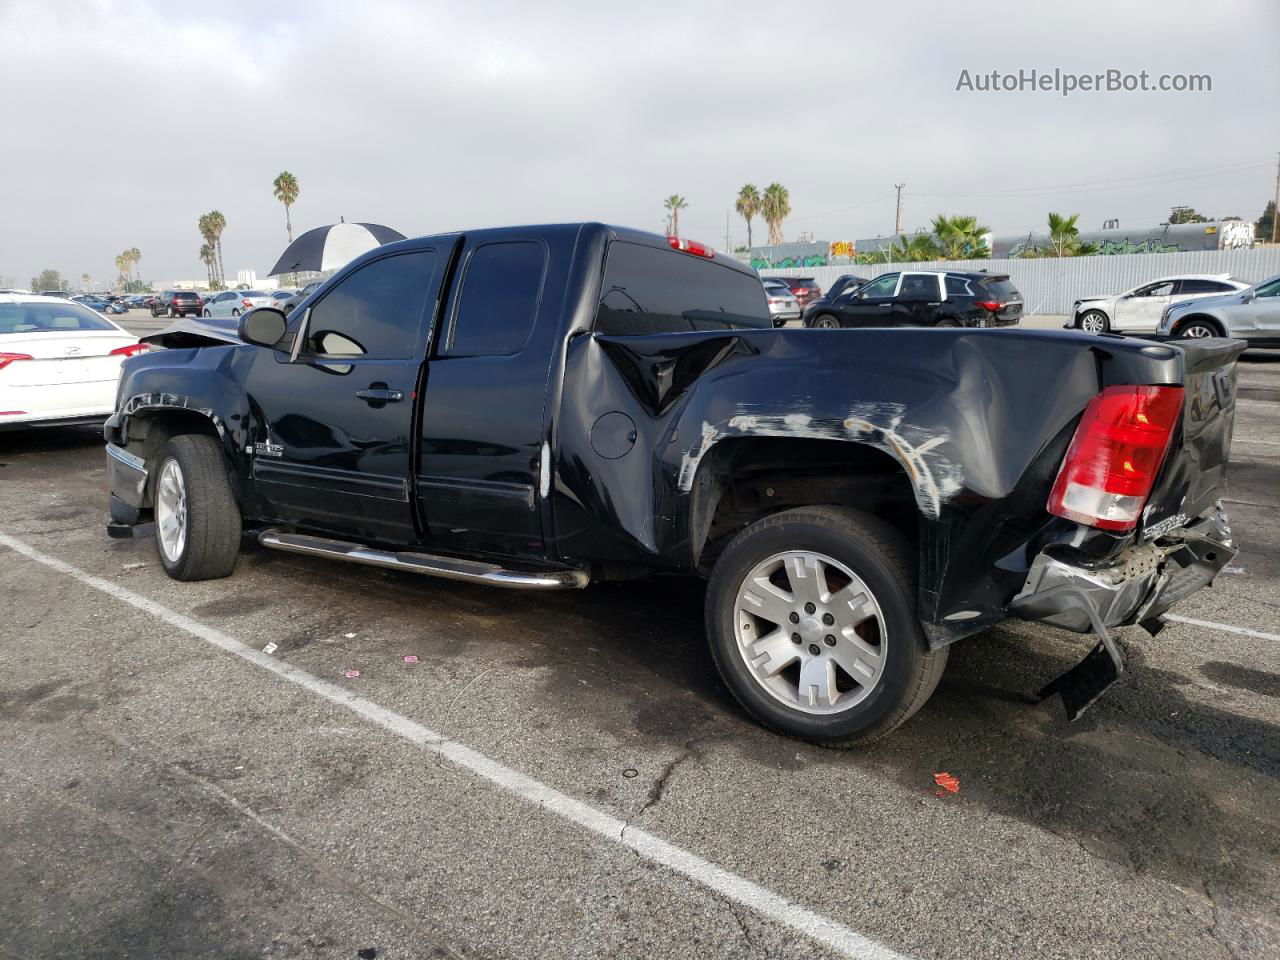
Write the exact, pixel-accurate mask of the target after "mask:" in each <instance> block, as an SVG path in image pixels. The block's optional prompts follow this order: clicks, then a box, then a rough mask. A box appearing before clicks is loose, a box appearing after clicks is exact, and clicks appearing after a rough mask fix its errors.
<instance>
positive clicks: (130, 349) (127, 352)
mask: <svg viewBox="0 0 1280 960" xmlns="http://www.w3.org/2000/svg"><path fill="white" fill-rule="evenodd" d="M150 349H151V347H150V346H149V345H148V344H145V343H131V344H129V345H128V346H127V347H116V348H115V349H114V350H112V351H111V353H110V354H109V356H112V357H136V356H137V355H138V354H140V353H145V352H146V351H148V350H150Z"/></svg>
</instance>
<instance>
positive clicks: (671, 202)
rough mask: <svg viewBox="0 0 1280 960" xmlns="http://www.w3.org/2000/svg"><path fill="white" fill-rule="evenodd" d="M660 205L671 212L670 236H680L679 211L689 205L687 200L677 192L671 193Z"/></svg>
mask: <svg viewBox="0 0 1280 960" xmlns="http://www.w3.org/2000/svg"><path fill="white" fill-rule="evenodd" d="M662 206H663V207H664V208H666V209H667V210H668V211H669V212H670V214H671V236H673V237H676V238H677V239H679V237H680V211H681V210H683V209H685V208H686V207H687V206H689V203H688V201H686V200H685V198H684V197H682V196H680V194H678V193H673V194H672V195H671V196H669V197H667V199H666V200H665V201H663V204H662Z"/></svg>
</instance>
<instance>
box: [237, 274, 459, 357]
mask: <svg viewBox="0 0 1280 960" xmlns="http://www.w3.org/2000/svg"><path fill="white" fill-rule="evenodd" d="M435 267H436V253H435V251H434V250H421V251H418V252H416V253H402V254H399V255H397V256H393V257H384V258H383V259H381V260H374V261H373V262H372V263H368V264H365V265H364V266H363V267H361V268H360V269H359V270H357V271H356V272H355V273H353V274H351V275H350V276H348V277H346V278H344V279H343V280H342V281H341V282H340V283H339V284H338V285H337V286H336V287H334V288H333V289H332V290H330V291H329V292H328V293H327V294H325V297H324V299H323V300H321V301H320V302H319V303H317V304H316V305H315V306H314V307H312V308H311V316H310V318H309V319H308V321H307V341H306V352H307V353H308V354H313V355H319V356H325V355H327V350H328V348H330V347H333V346H335V345H340V346H341V349H340V350H339V352H338V353H337V354H336V355H338V356H344V357H345V356H360V355H366V356H370V357H382V358H392V359H395V358H407V357H412V356H415V355H416V354H417V353H418V352H419V351H420V349H421V347H420V346H419V344H420V338H421V335H422V326H423V324H422V320H423V315H424V311H425V309H426V306H427V294H428V292H429V291H430V289H431V278H432V274H434V272H435ZM233 296H234V294H233Z"/></svg>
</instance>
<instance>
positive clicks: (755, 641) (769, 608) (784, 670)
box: [734, 550, 888, 715]
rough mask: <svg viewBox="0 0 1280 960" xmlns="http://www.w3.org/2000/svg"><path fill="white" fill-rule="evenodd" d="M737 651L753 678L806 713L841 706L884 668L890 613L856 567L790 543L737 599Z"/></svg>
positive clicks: (853, 701)
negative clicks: (886, 616)
mask: <svg viewBox="0 0 1280 960" xmlns="http://www.w3.org/2000/svg"><path fill="white" fill-rule="evenodd" d="M734 610H735V613H736V616H735V619H734V635H735V636H736V638H737V650H738V655H739V656H740V657H742V662H743V663H744V664H745V666H746V668H747V671H748V672H749V673H750V675H751V677H752V679H754V680H755V682H756V683H757V684H759V686H760V687H761V689H763V690H764V691H766V692H767V693H768V694H769V695H770V696H772V697H774V698H775V699H776V700H779V701H781V702H782V703H783V704H785V705H786V706H788V707H792V708H793V709H796V710H800V711H801V712H803V713H808V714H814V715H829V714H836V713H841V712H843V711H845V710H848V709H850V708H851V707H853V706H855V705H857V704H858V703H861V702H862V701H863V700H864V699H866V697H867V696H868V695H869V694H870V693H871V691H872V690H874V689H875V687H876V684H877V683H878V682H879V680H880V677H881V675H882V674H883V673H884V666H885V660H886V658H887V656H888V644H887V641H888V637H887V635H886V631H885V619H884V614H883V613H881V611H880V605H879V604H878V603H877V602H876V599H875V597H874V596H873V595H872V593H871V590H870V588H868V587H867V585H866V583H864V582H863V581H862V580H861V579H860V578H859V577H858V576H857V575H856V574H855V573H854V572H853V571H852V570H850V569H849V568H848V567H846V566H845V565H844V564H842V563H840V562H839V561H838V560H834V559H832V558H831V557H828V556H826V555H824V554H821V553H813V552H810V551H806V550H789V551H787V552H785V553H778V554H774V555H773V556H771V557H769V558H768V559H766V560H763V561H761V562H760V563H759V564H757V565H756V566H755V567H754V568H753V569H752V570H751V572H750V573H748V574H747V576H746V577H745V578H744V579H743V581H742V583H741V585H740V586H739V587H738V595H737V599H736V601H735V604H734Z"/></svg>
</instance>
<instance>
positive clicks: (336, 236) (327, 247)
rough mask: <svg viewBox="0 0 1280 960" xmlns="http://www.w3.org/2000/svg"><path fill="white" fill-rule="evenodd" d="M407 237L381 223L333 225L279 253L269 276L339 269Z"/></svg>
mask: <svg viewBox="0 0 1280 960" xmlns="http://www.w3.org/2000/svg"><path fill="white" fill-rule="evenodd" d="M403 239H404V234H403V233H401V232H400V231H398V230H392V229H391V228H390V227H384V226H383V225H382V224H380V223H346V222H345V221H344V222H343V223H332V224H330V225H329V226H327V227H316V228H315V229H314V230H308V231H307V232H306V233H304V234H303V235H302V236H300V237H299V238H298V239H297V240H295V241H293V243H291V244H289V246H287V247H286V248H285V251H284V253H282V254H280V259H279V260H277V261H276V265H275V266H274V267H272V268H271V269H270V270H269V271H267V276H269V277H276V276H279V275H280V274H282V273H300V272H303V271H316V272H319V271H323V270H337V269H338V268H339V267H342V266H346V265H347V264H348V263H350V262H351V261H352V260H354V259H355V258H356V257H358V256H360V254H362V253H365V252H367V251H369V250H372V249H373V248H374V247H380V246H382V245H383V244H384V243H394V242H395V241H397V240H403Z"/></svg>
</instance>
